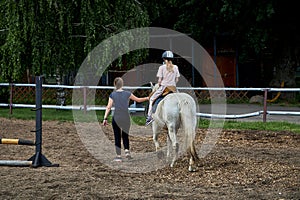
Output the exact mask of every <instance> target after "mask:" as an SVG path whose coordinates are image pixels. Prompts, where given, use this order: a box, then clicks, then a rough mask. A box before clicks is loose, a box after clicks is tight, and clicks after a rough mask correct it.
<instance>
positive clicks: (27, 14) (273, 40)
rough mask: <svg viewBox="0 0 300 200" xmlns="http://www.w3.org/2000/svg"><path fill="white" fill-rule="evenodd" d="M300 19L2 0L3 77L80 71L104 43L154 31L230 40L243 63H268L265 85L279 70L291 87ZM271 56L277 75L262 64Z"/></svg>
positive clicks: (229, 10) (281, 5)
mask: <svg viewBox="0 0 300 200" xmlns="http://www.w3.org/2000/svg"><path fill="white" fill-rule="evenodd" d="M298 13H299V12H298V11H297V7H296V6H293V5H292V4H291V3H289V2H284V1H277V0H267V1H258V0H216V1H208V0H160V1H158V0H153V1H148V0H127V1H122V0H114V1H109V0H87V1H84V0H71V1H57V0H33V1H25V0H15V1H13V0H8V1H1V2H0V19H1V20H0V47H1V49H0V70H1V71H0V72H1V76H0V77H1V79H2V80H1V81H9V82H11V81H16V80H20V79H21V78H24V74H26V73H27V74H54V73H57V71H58V72H59V73H64V72H68V71H70V70H71V71H76V70H77V69H78V67H79V66H80V64H81V63H82V61H83V59H84V58H85V57H86V55H87V54H88V52H90V51H91V50H92V49H93V48H94V47H95V46H96V45H97V44H99V43H100V42H101V41H102V40H103V39H105V38H108V37H109V36H111V35H113V34H115V33H119V32H122V31H124V30H128V29H130V28H136V27H146V26H156V27H165V28H170V29H175V30H178V31H180V32H183V33H188V34H190V36H191V37H192V38H194V39H195V40H197V41H198V42H200V43H201V44H202V45H204V46H212V45H213V40H214V38H217V39H218V42H220V41H226V40H228V41H227V42H229V43H230V44H229V45H230V46H231V47H232V48H234V49H235V50H237V51H238V55H239V57H238V62H239V63H240V64H242V63H243V62H247V61H249V60H255V61H256V62H257V63H262V64H261V66H262V67H261V70H260V72H259V73H260V74H258V76H261V78H262V80H265V76H270V74H272V71H273V70H276V74H275V77H274V78H275V79H278V80H277V82H278V83H277V86H279V85H280V82H281V81H285V82H286V86H293V85H295V81H294V80H295V69H296V67H297V66H300V64H299V60H300V59H299V57H300V55H299V52H300V51H299V49H300V34H299V32H300V30H299V25H298V24H299V23H298V19H299V14H298ZM146 55H147V54H146V52H145V51H139V52H133V53H131V54H129V55H126V56H123V57H122V58H120V59H121V60H119V62H116V63H124V59H125V60H126V61H125V62H126V66H127V67H128V68H130V67H132V66H133V65H134V64H136V63H139V62H141V61H143V59H145V57H146ZM266 58H267V59H268V61H267V62H271V63H269V65H272V69H271V70H272V71H270V70H269V71H268V70H266V69H265V66H264V65H263V64H264V62H266V61H265V60H264V59H266ZM278 84H279V85H278ZM275 86H276V84H275Z"/></svg>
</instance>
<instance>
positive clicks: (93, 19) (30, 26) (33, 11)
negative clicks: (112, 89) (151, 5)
mask: <svg viewBox="0 0 300 200" xmlns="http://www.w3.org/2000/svg"><path fill="white" fill-rule="evenodd" d="M0 18H1V20H0V30H1V32H0V47H1V54H0V55H1V57H0V61H1V62H0V70H1V71H0V72H1V77H2V81H9V82H13V81H16V80H18V81H20V79H21V78H24V75H25V74H26V71H27V72H28V75H29V74H33V75H36V74H38V75H40V74H55V73H57V72H59V73H60V74H61V73H65V72H68V71H72V70H75V71H76V69H77V68H78V67H79V66H80V64H81V63H82V62H83V60H84V58H85V57H86V55H87V54H88V53H89V52H90V51H91V50H92V49H93V48H94V47H95V46H96V45H97V44H99V43H100V42H101V41H102V40H104V39H105V38H107V37H109V36H111V35H112V34H115V33H118V32H121V31H124V30H128V29H131V28H137V27H144V26H148V21H149V20H148V15H147V14H146V13H145V12H144V11H143V9H141V7H140V4H139V3H138V2H136V1H134V0H129V1H122V0H115V1H109V0H87V1H86V0H72V1H57V0H33V1H26V0H18V1H12V0H9V1H1V3H0ZM136 54H138V55H139V56H137V55H136ZM145 55H146V54H145V52H144V51H140V52H134V53H132V54H131V55H130V56H127V57H126V63H127V65H128V66H130V65H131V64H133V63H136V62H140V61H141V59H143V57H144V56H145Z"/></svg>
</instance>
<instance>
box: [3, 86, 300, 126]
mask: <svg viewBox="0 0 300 200" xmlns="http://www.w3.org/2000/svg"><path fill="white" fill-rule="evenodd" d="M9 86H14V87H18V86H20V87H21V86H22V87H35V84H19V83H13V84H10V83H0V87H9ZM42 87H43V88H68V89H82V88H86V89H110V90H112V89H114V87H112V86H68V85H47V84H43V85H42ZM124 89H130V90H136V89H147V90H148V89H149V90H150V89H151V88H150V87H126V86H125V87H124ZM178 90H180V91H183V92H184V91H185V90H190V91H191V90H193V91H196V90H206V91H234V90H235V91H243V90H245V91H261V92H264V105H263V110H260V111H256V112H251V113H244V114H228V115H227V114H226V115H219V114H211V113H197V116H198V117H204V118H213V119H240V118H249V117H255V116H259V115H263V121H264V122H265V121H266V117H267V115H293V116H300V112H298V111H295V112H294V111H268V110H267V94H268V92H300V88H213V87H210V88H208V87H178ZM84 98H85V97H84ZM84 102H86V101H84ZM0 107H10V109H12V108H35V105H33V104H32V105H31V104H14V103H13V102H10V103H1V102H0ZM42 107H43V108H49V109H62V110H84V111H90V110H105V106H91V105H82V106H74V105H66V106H62V105H42ZM129 110H130V111H145V109H144V108H132V107H130V108H129Z"/></svg>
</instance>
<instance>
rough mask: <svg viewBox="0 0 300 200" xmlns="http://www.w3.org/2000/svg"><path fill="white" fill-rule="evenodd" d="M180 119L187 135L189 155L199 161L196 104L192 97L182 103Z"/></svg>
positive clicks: (186, 142) (186, 141)
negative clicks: (195, 142) (196, 146)
mask: <svg viewBox="0 0 300 200" xmlns="http://www.w3.org/2000/svg"><path fill="white" fill-rule="evenodd" d="M180 104H181V105H180V114H181V115H180V118H181V125H182V129H183V131H184V134H185V145H186V147H187V153H188V154H189V155H190V156H192V157H193V159H194V160H195V161H198V160H199V156H198V154H197V151H196V148H195V144H194V139H195V136H196V127H197V117H196V109H197V108H196V103H195V101H194V99H193V98H192V97H190V96H189V97H188V98H186V99H183V100H181V101H180Z"/></svg>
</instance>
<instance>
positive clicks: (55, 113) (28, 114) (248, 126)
mask: <svg viewBox="0 0 300 200" xmlns="http://www.w3.org/2000/svg"><path fill="white" fill-rule="evenodd" d="M42 114H43V116H42V117H43V120H53V121H61V122H66V121H69V122H73V121H74V117H73V112H72V110H58V109H43V110H42ZM74 114H75V116H76V121H81V122H95V121H98V122H101V121H102V120H103V115H104V111H89V112H86V113H84V111H82V110H78V111H74ZM0 117H4V118H15V119H23V120H34V119H35V112H34V111H32V110H31V109H30V108H14V109H13V110H12V114H10V113H9V109H8V108H0ZM95 117H96V118H95ZM131 120H132V123H135V124H137V125H141V126H143V125H145V117H144V116H132V117H131ZM108 121H109V123H111V116H109V118H108ZM209 126H210V120H208V119H199V120H198V127H199V128H204V129H206V128H209ZM221 128H222V127H221ZM223 129H227V130H267V131H290V132H294V133H300V124H294V123H289V122H266V123H264V122H239V121H225V123H224V126H223Z"/></svg>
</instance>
